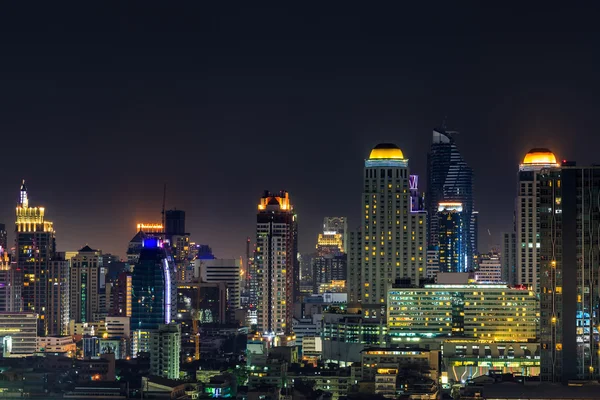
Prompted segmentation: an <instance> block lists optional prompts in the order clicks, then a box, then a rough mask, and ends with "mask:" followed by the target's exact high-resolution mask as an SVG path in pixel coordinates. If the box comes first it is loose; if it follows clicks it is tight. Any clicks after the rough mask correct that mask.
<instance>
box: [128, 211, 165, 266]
mask: <svg viewBox="0 0 600 400" xmlns="http://www.w3.org/2000/svg"><path fill="white" fill-rule="evenodd" d="M136 227H137V233H136V234H135V236H134V237H133V238H132V239H131V240H130V241H129V245H128V246H127V264H129V268H130V269H131V268H132V267H133V266H135V264H137V262H138V260H139V258H140V252H141V250H142V247H143V243H144V239H149V238H154V239H160V240H163V238H164V236H165V229H164V227H163V225H162V224H159V223H154V222H151V223H138V224H137V225H136Z"/></svg>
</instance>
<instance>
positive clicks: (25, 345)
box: [0, 312, 41, 357]
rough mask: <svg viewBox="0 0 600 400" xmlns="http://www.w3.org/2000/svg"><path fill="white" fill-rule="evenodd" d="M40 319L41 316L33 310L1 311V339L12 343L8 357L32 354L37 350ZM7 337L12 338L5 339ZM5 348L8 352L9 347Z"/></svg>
mask: <svg viewBox="0 0 600 400" xmlns="http://www.w3.org/2000/svg"><path fill="white" fill-rule="evenodd" d="M38 321H39V316H38V315H37V314H35V313H32V312H0V340H1V341H2V342H5V343H10V345H9V346H10V349H9V351H8V352H9V353H10V354H9V355H8V357H26V356H32V355H33V353H35V352H36V350H37V337H38V331H39V329H38V327H37V325H38ZM40 322H41V321H40ZM7 337H8V338H10V340H6V341H5V340H3V339H6V338H7ZM3 350H4V353H5V354H6V352H7V349H3Z"/></svg>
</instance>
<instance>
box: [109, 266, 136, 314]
mask: <svg viewBox="0 0 600 400" xmlns="http://www.w3.org/2000/svg"><path fill="white" fill-rule="evenodd" d="M132 291H133V285H132V278H131V272H129V271H123V272H121V273H120V274H119V276H118V277H117V280H116V281H115V282H114V284H113V287H112V290H111V295H112V301H111V309H110V311H109V315H111V316H114V317H131V309H132V304H131V293H132Z"/></svg>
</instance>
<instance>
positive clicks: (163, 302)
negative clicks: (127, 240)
mask: <svg viewBox="0 0 600 400" xmlns="http://www.w3.org/2000/svg"><path fill="white" fill-rule="evenodd" d="M131 281H132V301H131V302H132V307H131V308H132V310H131V330H153V329H158V326H159V325H160V324H168V323H170V322H171V320H173V319H174V316H175V311H176V306H177V287H176V284H175V267H174V264H173V258H172V257H171V255H170V254H169V253H168V251H167V249H166V248H164V247H163V245H162V242H161V241H160V240H159V239H155V238H151V239H144V242H143V247H142V249H141V252H140V259H139V261H138V262H137V264H136V265H135V268H134V270H133V274H132V278H131Z"/></svg>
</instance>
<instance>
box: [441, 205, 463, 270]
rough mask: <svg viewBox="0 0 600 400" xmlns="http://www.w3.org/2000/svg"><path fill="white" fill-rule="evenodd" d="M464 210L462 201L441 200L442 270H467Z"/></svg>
mask: <svg viewBox="0 0 600 400" xmlns="http://www.w3.org/2000/svg"><path fill="white" fill-rule="evenodd" d="M463 212H464V211H463V206H462V203H456V202H453V203H451V202H441V203H440V204H439V206H438V210H437V219H438V238H439V251H440V252H439V257H440V258H439V268H440V272H467V257H468V255H467V252H466V248H467V246H466V245H465V243H464V242H463V240H464V239H465V236H464V235H463V233H464V225H463V223H464V218H463V215H462V213H463Z"/></svg>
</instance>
